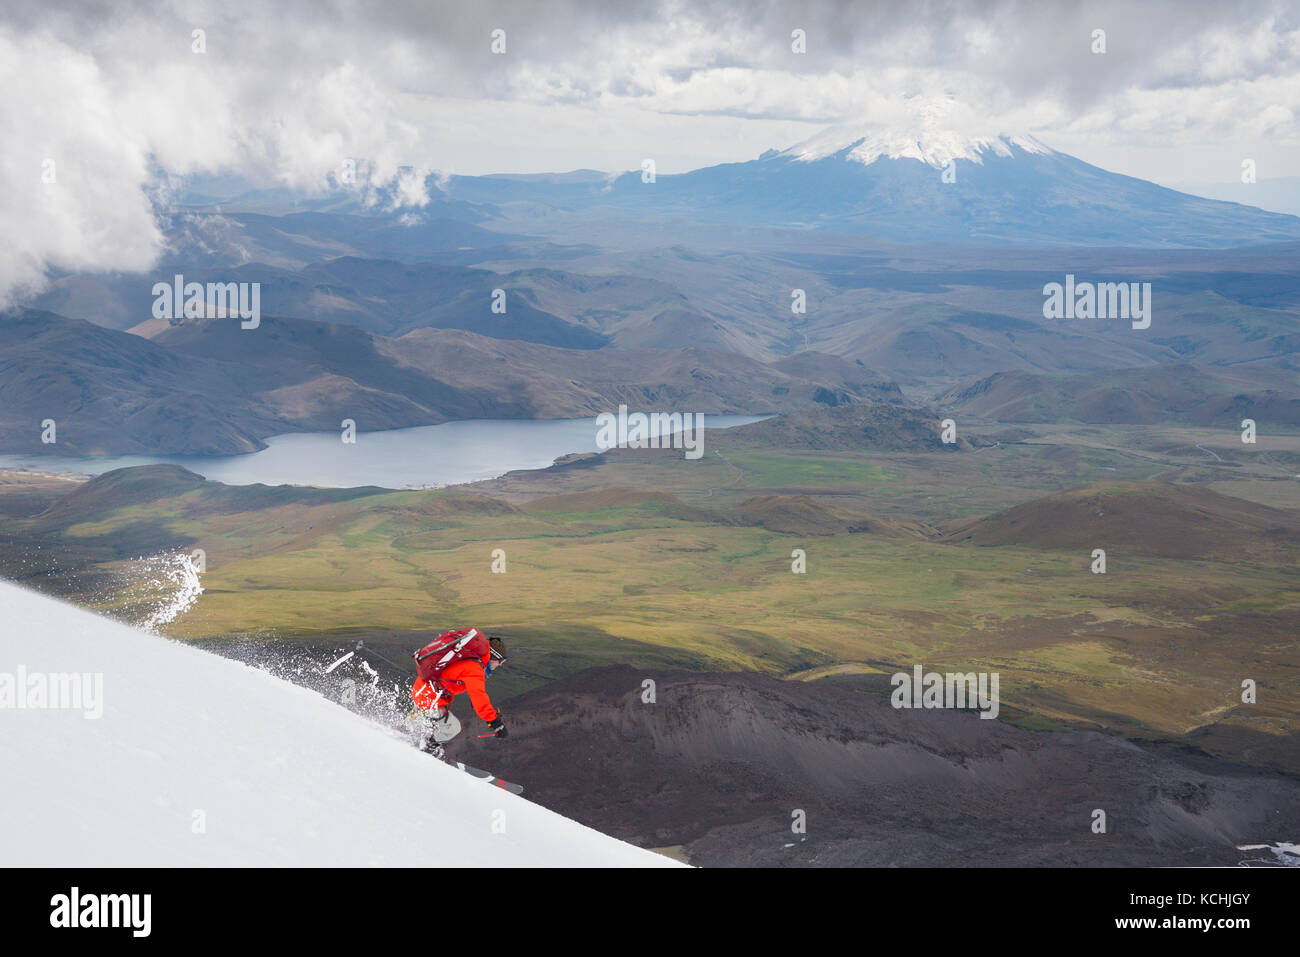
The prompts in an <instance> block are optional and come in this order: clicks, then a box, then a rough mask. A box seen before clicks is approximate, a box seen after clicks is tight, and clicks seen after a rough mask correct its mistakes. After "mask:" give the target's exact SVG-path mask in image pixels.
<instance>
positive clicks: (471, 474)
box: [0, 415, 767, 488]
mask: <svg viewBox="0 0 1300 957" xmlns="http://www.w3.org/2000/svg"><path fill="white" fill-rule="evenodd" d="M765 418H767V416H765V415H707V416H705V417H704V426H705V428H706V429H725V428H728V427H730V426H733V425H746V424H748V423H750V422H758V421H761V420H762V419H765ZM596 435H597V425H596V418H595V416H593V417H591V418H587V419H510V420H504V419H475V420H471V421H464V422H444V423H443V424H442V425H425V426H419V427H416V428H411V429H390V430H387V431H383V432H358V433H357V436H356V444H354V445H349V444H345V443H344V442H343V441H342V440H341V439H340V436H339V433H338V432H306V433H295V434H292V435H276V436H272V437H270V438H268V439H266V444H267V448H265V449H263V450H262V451H260V452H252V453H249V454H247V455H229V456H214V455H104V456H93V457H79V456H58V455H23V454H8V453H6V454H0V468H23V469H33V470H36V471H42V472H81V473H85V474H89V475H99V474H101V473H103V472H110V471H112V470H113V469H120V468H127V467H128V466H132V465H155V464H159V463H169V464H173V465H180V466H184V467H185V468H187V469H189V470H190V471H192V472H197V473H198V474H200V475H202V476H204V477H206V478H209V479H212V480H213V481H217V482H224V483H226V484H227V485H253V484H256V483H258V482H261V483H264V484H266V485H318V486H324V487H329V488H351V487H354V486H358V485H380V486H383V487H385V488H423V487H426V486H433V485H458V484H460V483H462V482H478V481H482V480H483V479H490V478H496V477H497V476H499V475H504V474H505V473H506V472H511V471H514V470H515V469H541V468H546V467H547V466H548V465H550V464H551V463H552V462H554V461H555V460H556V459H557V458H559V457H560V456H562V455H567V454H569V453H571V452H598V451H600V449H599V448H598V447H597V442H596ZM704 449H705V453H706V454H707V451H708V439H707V438H706V439H705V440H704Z"/></svg>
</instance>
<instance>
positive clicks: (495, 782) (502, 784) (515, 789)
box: [438, 754, 524, 794]
mask: <svg viewBox="0 0 1300 957" xmlns="http://www.w3.org/2000/svg"><path fill="white" fill-rule="evenodd" d="M438 760H439V761H442V762H443V763H444V764H450V765H451V766H452V767H453V768H460V769H461V770H462V771H464V772H465V773H466V774H470V775H473V776H474V777H476V778H478V779H479V780H480V781H487V782H488V783H489V784H491V785H492V786H493V787H498V788H501V790H503V791H509V792H510V793H511V794H523V793H524V789H523V786H522V785H519V784H511V783H510V782H509V781H503V780H501V779H500V778H499V777H497V776H496V775H495V774H492V773H491V772H489V771H484V770H483V769H482V768H475V767H471V766H470V765H468V764H463V763H461V762H460V761H457V760H456V759H455V758H449V757H447V756H446V755H445V754H444V755H443V756H442V757H440V758H438Z"/></svg>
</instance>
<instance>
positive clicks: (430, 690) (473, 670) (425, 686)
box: [411, 654, 499, 721]
mask: <svg viewBox="0 0 1300 957" xmlns="http://www.w3.org/2000/svg"><path fill="white" fill-rule="evenodd" d="M491 660H492V659H491V655H490V654H489V655H484V656H483V659H482V660H481V661H480V660H478V659H475V658H462V659H461V660H460V661H453V662H452V663H451V664H449V665H448V666H447V667H446V668H445V669H444V670H443V672H442V674H441V675H439V676H438V680H437V682H436V684H437V685H438V687H435V686H434V685H433V684H430V683H429V682H427V681H425V680H424V679H423V678H416V679H415V684H413V685H412V686H411V699H412V700H413V701H414V702H415V703H416V705H417V706H419V707H421V708H423V709H424V710H425V711H428V710H430V709H431V708H433V704H434V701H435V699H436V698H437V695H438V691H439V689H441V691H442V701H441V704H440V707H444V708H445V707H447V706H448V705H450V704H451V699H452V698H454V697H455V696H456V695H458V694H462V693H464V692H469V700H470V703H471V704H473V705H474V710H475V712H477V713H478V716H479V717H480V718H482V719H483V720H484V721H492V720H494V719H495V718H496V716H497V714H498V713H499V712H498V711H497V709H496V708H495V707H493V706H492V700H491V699H490V698H489V697H488V695H487V689H486V688H484V686H483V682H484V679H486V678H487V666H488V663H489V662H490V661H491Z"/></svg>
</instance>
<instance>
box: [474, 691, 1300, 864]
mask: <svg viewBox="0 0 1300 957" xmlns="http://www.w3.org/2000/svg"><path fill="white" fill-rule="evenodd" d="M886 670H887V669H886ZM646 677H652V678H653V679H654V680H655V682H656V697H657V700H656V702H655V704H654V705H647V704H645V703H643V702H642V701H641V697H640V690H641V682H642V681H643V680H644V679H645V678H646ZM888 690H889V684H888V678H887V675H886V674H873V675H867V676H857V677H854V678H832V679H823V680H818V681H807V682H805V681H781V680H777V679H775V678H772V677H768V676H764V675H756V674H681V673H671V672H665V671H663V670H662V669H657V668H651V669H645V668H641V669H637V668H627V667H620V668H613V667H607V668H591V669H588V670H585V671H582V672H580V673H578V674H575V675H571V676H570V677H568V678H567V679H565V680H563V681H560V682H556V683H554V684H551V685H548V686H545V687H542V688H538V689H536V690H534V691H530V692H528V693H527V694H524V695H522V696H520V697H518V698H514V699H512V700H511V702H510V706H511V709H512V712H511V713H512V714H514V715H517V718H518V720H517V726H518V728H519V735H518V738H519V740H518V745H517V747H514V748H512V749H511V751H510V754H509V755H508V756H506V757H505V758H504V763H503V764H502V772H501V773H502V774H514V775H516V776H517V777H519V778H520V779H521V780H524V779H527V780H529V781H532V782H533V784H534V788H535V792H536V797H537V799H538V800H539V801H542V802H544V803H546V804H547V806H549V807H552V808H554V809H556V810H557V811H559V812H561V813H563V814H566V815H572V816H573V817H575V818H578V819H580V820H583V821H585V822H587V823H589V824H591V825H592V826H595V827H599V828H601V829H602V830H605V831H607V832H609V833H613V834H617V835H619V836H621V837H623V838H624V839H626V840H631V841H636V842H639V843H653V844H655V845H657V846H663V845H669V844H672V845H677V844H681V845H684V846H685V847H684V850H685V851H686V853H687V854H688V855H689V859H690V860H691V862H692V863H695V864H699V865H702V866H706V867H708V866H755V865H757V866H764V867H782V866H785V867H795V866H808V865H821V866H834V867H898V866H904V867H908V866H917V867H933V866H935V865H937V864H941V865H944V866H952V865H979V866H984V867H989V866H999V867H1023V866H1042V865H1050V866H1057V867H1061V866H1085V867H1087V866H1146V867H1159V866H1179V865H1196V864H1199V865H1210V864H1216V865H1232V864H1235V863H1236V862H1237V861H1238V860H1240V859H1241V858H1242V857H1245V856H1247V855H1245V854H1243V853H1241V852H1240V851H1238V850H1237V848H1236V847H1235V845H1236V844H1238V843H1247V842H1258V841H1264V840H1291V838H1292V835H1293V833H1294V829H1295V827H1296V826H1297V824H1300V785H1297V783H1296V782H1295V781H1294V780H1293V779H1291V778H1288V777H1285V776H1282V775H1276V774H1268V773H1260V772H1258V771H1252V770H1249V769H1246V768H1243V767H1241V766H1240V765H1233V764H1231V763H1228V762H1219V761H1210V760H1206V759H1204V758H1186V757H1180V756H1179V755H1176V754H1170V753H1168V752H1160V751H1157V750H1152V749H1144V748H1139V747H1136V746H1134V745H1133V744H1131V743H1129V742H1127V741H1123V740H1121V739H1119V738H1116V737H1113V736H1109V735H1103V734H1096V733H1041V732H1040V733H1032V732H1027V731H1024V730H1021V729H1018V728H1014V727H1011V726H1009V725H1007V724H1006V723H1004V722H1002V721H988V720H982V719H980V718H979V717H977V716H975V715H974V714H969V713H961V712H953V711H944V710H930V711H917V710H897V709H894V708H892V707H890V705H889V703H888V700H887V694H888ZM513 740H514V739H513V738H512V741H513ZM495 743H496V742H494V741H474V742H471V743H470V744H469V747H468V748H467V750H466V755H467V756H466V760H469V761H474V760H482V761H486V760H487V759H488V756H489V755H493V754H494V753H495V752H494V749H493V747H492V746H493V745H494V744H495ZM557 752H562V753H564V754H566V755H570V756H573V757H574V758H575V760H570V761H565V762H557V761H555V760H554V755H555V754H556V753H557ZM631 782H635V783H631ZM1095 807H1104V808H1106V809H1107V813H1108V814H1109V815H1110V816H1111V818H1112V820H1114V821H1116V822H1118V823H1117V826H1116V829H1115V832H1114V833H1113V834H1110V835H1105V836H1098V835H1095V834H1093V833H1091V830H1090V828H1089V823H1090V814H1091V812H1092V809H1093V808H1095ZM793 808H801V809H803V810H804V811H805V812H806V814H807V816H808V825H809V826H808V831H807V834H806V835H799V834H792V833H791V828H790V823H791V809H793Z"/></svg>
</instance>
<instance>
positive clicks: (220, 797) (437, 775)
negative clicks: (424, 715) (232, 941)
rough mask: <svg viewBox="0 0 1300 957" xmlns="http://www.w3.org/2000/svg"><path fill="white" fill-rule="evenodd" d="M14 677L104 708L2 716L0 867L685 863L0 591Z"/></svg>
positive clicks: (216, 669)
mask: <svg viewBox="0 0 1300 957" xmlns="http://www.w3.org/2000/svg"><path fill="white" fill-rule="evenodd" d="M19 666H25V668H26V669H27V672H28V673H29V674H31V673H35V672H42V673H68V672H78V673H102V676H103V677H102V687H103V714H102V717H99V718H98V719H96V718H93V717H86V716H85V715H84V714H83V711H82V710H70V709H64V710H52V709H34V708H18V707H12V706H2V707H0V767H2V768H3V769H4V770H3V778H0V865H8V866H14V865H38V866H110V865H114V866H186V865H195V866H226V865H255V866H256V865H270V866H279V865H303V866H332V865H341V866H348V865H353V866H355V865H382V866H403V865H405V866H493V867H501V866H531V865H539V866H541V865H544V866H565V865H574V866H577V865H581V866H601V867H604V866H619V867H622V866H651V867H653V866H661V867H662V866H680V865H677V864H676V863H675V862H673V861H671V860H669V859H667V858H665V857H661V856H660V855H658V854H654V853H651V852H650V851H644V850H641V849H639V848H636V847H633V846H632V845H630V844H625V843H623V842H621V841H617V840H615V839H613V838H611V837H609V836H608V835H605V834H601V833H599V832H597V831H593V830H591V829H590V828H587V827H584V826H583V825H581V824H578V823H576V822H574V821H571V820H568V819H567V818H563V817H560V816H559V815H557V814H554V813H553V812H551V811H548V810H546V809H544V808H542V807H539V806H537V805H535V804H531V803H529V802H528V801H526V800H524V799H522V798H519V797H516V796H514V795H511V794H508V793H506V792H504V791H501V790H500V789H498V788H494V787H492V786H491V785H490V784H487V783H484V782H482V781H478V780H475V779H474V778H472V777H470V776H469V775H467V774H464V773H463V772H461V771H459V770H457V769H455V768H452V767H449V766H447V765H444V764H442V763H440V762H438V761H435V760H433V759H432V758H430V757H428V756H427V755H424V754H421V753H419V752H418V751H416V750H415V749H414V748H412V747H410V745H408V744H407V743H405V742H403V741H401V740H398V739H397V738H395V737H393V736H392V734H391V733H390V732H388V731H386V730H384V729H382V728H380V727H378V726H376V725H373V724H371V723H369V722H367V721H365V720H364V719H363V718H360V717H358V716H356V715H354V714H353V713H352V712H350V711H348V710H346V709H345V708H343V707H341V706H339V705H336V704H334V703H333V702H331V701H328V700H326V699H325V698H323V697H321V696H320V695H318V694H316V693H314V692H311V691H308V690H306V689H303V688H299V687H297V686H295V685H292V684H288V683H286V682H284V681H281V680H279V679H277V678H273V677H271V676H270V675H267V674H264V673H262V672H260V671H258V670H256V669H254V668H250V667H248V666H247V665H244V664H242V663H240V662H236V661H232V660H229V659H226V658H222V657H220V656H217V655H212V654H208V653H206V652H202V651H199V650H197V649H194V648H190V647H187V646H185V645H182V644H179V643H176V642H172V641H169V640H167V639H165V638H159V637H155V636H153V635H150V634H147V633H145V632H143V631H139V630H137V629H134V628H130V627H128V626H126V625H123V624H119V623H117V622H114V621H111V620H109V619H106V618H103V617H100V616H98V615H95V614H92V613H90V612H87V611H84V610H82V609H79V608H75V607H73V606H71V605H67V604H63V603H61V602H58V601H55V600H54V599H51V598H47V597H45V596H42V595H38V594H36V593H34V592H30V591H27V590H24V589H21V588H19V587H17V586H15V585H13V584H10V583H8V582H0V681H7V682H9V683H10V685H11V686H12V683H13V681H14V679H13V678H6V673H7V675H8V676H17V675H18V674H19V671H18V669H19ZM27 700H29V701H30V700H31V699H27ZM3 703H5V699H4V698H3V697H0V704H3ZM502 746H503V747H509V743H508V741H503V742H502ZM520 783H522V784H525V785H526V784H527V782H520ZM198 814H201V815H202V818H201V819H202V820H203V823H204V829H203V832H202V833H196V829H195V827H194V822H195V821H197V820H200V818H199V817H198V816H197V815H198Z"/></svg>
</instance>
